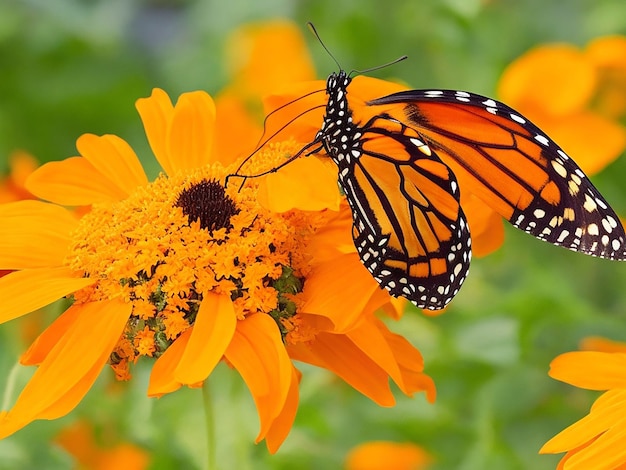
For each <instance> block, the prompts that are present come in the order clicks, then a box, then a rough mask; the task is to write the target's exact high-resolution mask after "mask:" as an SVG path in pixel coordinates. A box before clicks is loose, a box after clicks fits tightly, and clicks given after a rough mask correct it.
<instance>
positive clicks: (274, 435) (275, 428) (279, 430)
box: [265, 367, 301, 454]
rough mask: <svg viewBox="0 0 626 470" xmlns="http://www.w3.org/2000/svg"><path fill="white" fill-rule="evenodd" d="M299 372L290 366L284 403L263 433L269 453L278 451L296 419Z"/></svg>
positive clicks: (298, 397) (298, 398)
mask: <svg viewBox="0 0 626 470" xmlns="http://www.w3.org/2000/svg"><path fill="white" fill-rule="evenodd" d="M300 376H301V374H300V372H298V370H297V369H296V368H295V367H292V373H291V385H290V386H289V393H288V394H287V399H286V400H285V405H284V406H283V409H282V410H281V412H280V414H279V415H278V416H277V417H276V419H275V420H274V421H273V422H272V424H271V426H270V428H269V429H268V430H267V434H266V435H265V443H266V444H267V449H268V450H269V452H270V454H274V453H276V452H277V451H278V448H279V447H280V446H281V444H282V443H283V441H284V440H285V439H286V438H287V435H288V434H289V431H291V427H292V426H293V422H294V420H295V419H296V412H297V411H298V402H299V400H300V390H299V386H300Z"/></svg>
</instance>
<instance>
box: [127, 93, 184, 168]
mask: <svg viewBox="0 0 626 470" xmlns="http://www.w3.org/2000/svg"><path fill="white" fill-rule="evenodd" d="M135 107H136V108H137V111H138V112H139V115H140V116H141V120H142V122H143V127H144V129H145V131H146V137H147V138H148V142H150V147H151V148H152V152H153V153H154V156H155V157H156V159H157V160H158V162H159V164H160V165H161V168H163V170H164V171H165V173H167V174H168V175H173V174H174V173H175V170H176V163H175V162H174V161H172V158H171V156H170V154H169V150H168V146H167V140H168V126H169V123H170V121H171V119H172V115H173V113H174V106H172V102H171V101H170V98H169V96H167V93H165V92H164V91H163V90H161V89H160V88H154V89H153V90H152V94H151V95H150V97H149V98H141V99H138V100H137V102H136V103H135Z"/></svg>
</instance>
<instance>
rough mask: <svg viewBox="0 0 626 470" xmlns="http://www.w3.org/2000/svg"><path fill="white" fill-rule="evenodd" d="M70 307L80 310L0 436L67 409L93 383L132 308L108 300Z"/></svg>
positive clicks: (0, 427)
mask: <svg viewBox="0 0 626 470" xmlns="http://www.w3.org/2000/svg"><path fill="white" fill-rule="evenodd" d="M71 308H76V309H80V314H79V315H78V316H77V318H76V320H75V322H74V323H73V325H72V326H71V327H70V328H69V329H68V330H67V332H66V334H65V335H63V337H62V338H60V339H59V341H58V343H57V345H56V346H55V347H54V348H53V349H52V350H51V351H50V353H49V354H48V356H47V357H46V358H45V360H44V361H43V362H42V363H41V365H40V366H39V367H38V368H37V371H36V372H35V374H34V375H33V376H32V378H31V379H30V381H29V382H28V384H27V385H26V387H25V388H24V390H23V391H22V393H21V394H20V396H19V397H18V399H17V402H16V403H15V406H14V407H13V408H12V409H11V410H10V411H9V412H8V414H7V415H5V417H4V419H3V420H1V421H0V437H6V436H7V435H9V434H12V433H13V432H15V431H17V430H18V429H20V428H22V427H24V426H25V425H27V424H28V423H30V422H31V421H33V420H35V419H39V418H46V419H53V418H56V417H59V416H62V415H64V414H66V413H68V412H69V411H71V410H72V409H73V408H74V407H75V406H76V405H77V404H78V402H79V401H80V399H81V398H82V397H83V396H84V394H85V393H86V392H87V390H88V389H89V387H90V386H91V384H92V383H93V381H95V379H96V377H97V375H98V374H97V373H94V372H97V371H99V370H100V369H101V368H102V367H103V366H104V364H105V363H106V361H107V360H108V358H109V355H110V354H111V351H112V350H113V347H114V346H115V343H117V340H118V339H119V337H120V335H121V334H122V331H123V329H124V326H125V325H126V322H127V321H128V317H129V316H130V313H131V309H132V306H131V304H125V303H123V302H121V301H119V300H109V301H101V302H92V303H88V304H82V305H74V306H72V307H71Z"/></svg>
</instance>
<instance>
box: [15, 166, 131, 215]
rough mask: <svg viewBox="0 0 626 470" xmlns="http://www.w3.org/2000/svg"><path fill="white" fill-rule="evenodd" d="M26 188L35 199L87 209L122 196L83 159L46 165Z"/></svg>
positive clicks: (115, 187) (122, 196)
mask: <svg viewBox="0 0 626 470" xmlns="http://www.w3.org/2000/svg"><path fill="white" fill-rule="evenodd" d="M26 187H27V188H28V190H29V191H30V192H32V193H33V194H34V195H36V196H37V197H40V198H42V199H45V200H47V201H53V202H55V203H57V204H61V205H64V206H87V205H91V204H93V203H95V202H105V201H118V200H120V199H123V198H124V197H125V196H126V195H125V194H124V192H123V191H122V190H121V189H119V188H118V187H117V186H115V185H113V184H111V180H109V179H108V178H107V177H105V176H104V175H103V174H102V173H100V172H99V171H98V170H96V169H95V167H94V166H93V165H92V164H91V163H89V161H88V160H87V159H86V158H83V157H71V158H68V159H66V160H63V161H60V162H49V163H46V164H45V165H43V166H41V167H40V168H38V169H37V170H36V171H35V172H34V173H33V174H32V175H31V176H30V177H29V178H28V181H27V182H26Z"/></svg>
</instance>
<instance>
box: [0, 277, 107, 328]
mask: <svg viewBox="0 0 626 470" xmlns="http://www.w3.org/2000/svg"><path fill="white" fill-rule="evenodd" d="M95 282H96V280H94V279H89V278H81V277H76V275H75V274H74V273H73V272H72V270H70V269H69V268H64V267H61V268H36V269H25V270H23V271H14V272H12V273H9V274H7V275H6V276H3V277H2V278H0V322H2V323H3V322H6V321H9V320H12V319H14V318H17V317H19V316H22V315H25V314H27V313H30V312H32V311H33V310H37V309H38V308H41V307H45V306H46V305H49V304H51V303H52V302H54V301H55V300H58V299H60V298H61V297H64V296H66V295H69V294H71V293H72V292H76V291H77V290H79V289H82V288H83V287H86V286H88V285H91V284H93V283H95Z"/></svg>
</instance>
